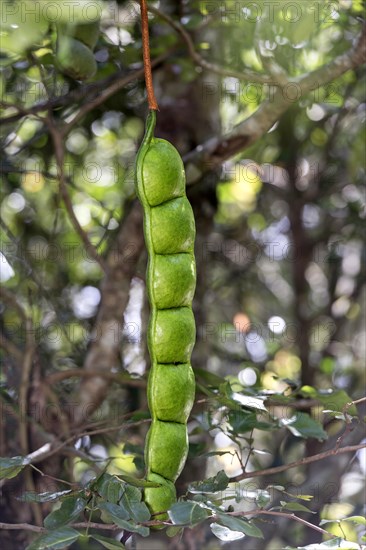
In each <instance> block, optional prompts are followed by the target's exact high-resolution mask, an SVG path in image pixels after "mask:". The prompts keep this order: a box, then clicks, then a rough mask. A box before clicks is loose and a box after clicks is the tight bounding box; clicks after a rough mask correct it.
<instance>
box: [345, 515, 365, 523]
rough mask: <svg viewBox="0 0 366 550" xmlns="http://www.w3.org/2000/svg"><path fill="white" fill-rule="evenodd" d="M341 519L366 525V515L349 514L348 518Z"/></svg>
mask: <svg viewBox="0 0 366 550" xmlns="http://www.w3.org/2000/svg"><path fill="white" fill-rule="evenodd" d="M341 521H351V522H352V523H357V524H358V525H366V517H364V516H349V517H348V518H342V520H341Z"/></svg>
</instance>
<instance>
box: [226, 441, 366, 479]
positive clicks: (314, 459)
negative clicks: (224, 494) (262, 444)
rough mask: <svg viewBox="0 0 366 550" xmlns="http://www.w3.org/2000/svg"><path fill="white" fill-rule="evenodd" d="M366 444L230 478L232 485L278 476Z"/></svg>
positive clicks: (332, 450)
mask: <svg viewBox="0 0 366 550" xmlns="http://www.w3.org/2000/svg"><path fill="white" fill-rule="evenodd" d="M365 448H366V443H360V444H359V445H348V446H347V447H341V448H339V449H337V448H335V449H330V450H329V451H324V452H323V453H318V454H316V455H312V456H307V457H305V458H301V459H300V460H295V461H294V462H289V464H283V465H282V466H274V467H273V468H266V469H264V470H256V471H254V472H243V473H241V474H239V475H237V476H234V477H231V478H230V483H235V482H237V481H241V480H242V479H248V478H252V477H262V476H267V475H273V474H278V473H280V472H285V471H286V470H290V469H291V468H296V467H297V466H303V465H304V464H311V463H312V462H317V461H318V460H324V458H328V457H329V456H335V455H339V454H343V453H354V452H356V451H359V450H360V449H365Z"/></svg>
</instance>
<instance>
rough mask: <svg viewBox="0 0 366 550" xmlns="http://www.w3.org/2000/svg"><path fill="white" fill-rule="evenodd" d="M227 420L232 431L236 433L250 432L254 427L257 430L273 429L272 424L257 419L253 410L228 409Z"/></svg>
mask: <svg viewBox="0 0 366 550" xmlns="http://www.w3.org/2000/svg"><path fill="white" fill-rule="evenodd" d="M228 420H229V424H230V425H231V427H232V430H233V432H235V433H238V434H239V433H246V432H250V431H251V430H253V429H254V428H256V429H257V430H270V429H273V424H269V423H268V422H261V421H259V420H257V415H256V413H254V412H249V411H243V410H236V411H230V413H229V417H228Z"/></svg>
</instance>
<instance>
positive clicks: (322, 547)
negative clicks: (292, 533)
mask: <svg viewBox="0 0 366 550" xmlns="http://www.w3.org/2000/svg"><path fill="white" fill-rule="evenodd" d="M327 548H343V550H361V546H360V545H359V544H357V543H356V542H350V541H348V540H344V539H341V538H339V537H336V538H334V539H331V540H327V541H326V542H320V543H316V544H309V545H308V546H296V550H326V549H327ZM284 550H292V548H291V547H286V548H285V549H284Z"/></svg>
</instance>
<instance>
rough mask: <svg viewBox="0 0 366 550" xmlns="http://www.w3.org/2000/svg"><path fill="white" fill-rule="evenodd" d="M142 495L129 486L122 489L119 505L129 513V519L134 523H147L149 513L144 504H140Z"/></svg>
mask: <svg viewBox="0 0 366 550" xmlns="http://www.w3.org/2000/svg"><path fill="white" fill-rule="evenodd" d="M141 499H142V494H141V491H140V490H139V489H137V488H136V487H132V486H131V485H125V486H124V487H123V494H122V497H121V500H120V505H121V506H124V507H125V508H126V510H127V511H128V512H129V514H130V517H131V518H133V519H134V520H135V521H138V522H144V521H149V519H150V512H149V509H148V507H147V506H146V504H145V502H141Z"/></svg>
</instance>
